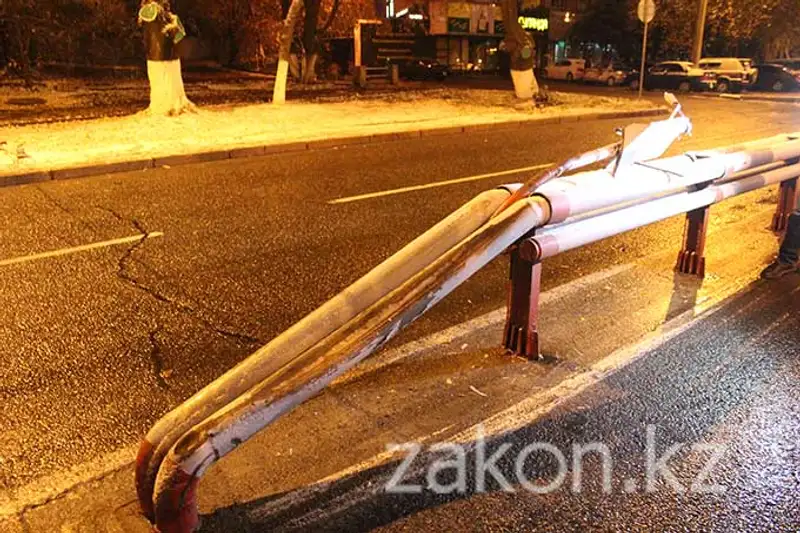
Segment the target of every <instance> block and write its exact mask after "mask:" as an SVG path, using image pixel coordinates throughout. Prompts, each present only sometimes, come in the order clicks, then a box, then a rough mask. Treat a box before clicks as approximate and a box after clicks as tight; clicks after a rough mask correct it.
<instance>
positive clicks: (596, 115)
mask: <svg viewBox="0 0 800 533" xmlns="http://www.w3.org/2000/svg"><path fill="white" fill-rule="evenodd" d="M666 112H667V110H666V108H658V109H645V110H641V111H616V112H615V111H610V112H604V111H601V112H593V113H586V114H583V115H571V116H566V117H548V118H540V119H523V120H513V121H507V122H494V123H488V124H475V125H467V126H446V127H442V128H432V129H424V130H412V131H400V132H389V133H377V134H373V135H358V136H353V137H338V138H335V139H321V140H315V141H308V142H303V141H301V142H291V143H286V144H268V145H256V146H245V147H241V148H232V149H229V150H211V151H204V152H197V153H194V154H175V155H168V156H163V157H156V158H152V159H142V158H136V159H132V160H129V161H119V162H114V163H99V164H97V163H95V164H91V165H85V166H73V167H66V168H53V169H50V170H39V171H30V172H24V173H21V174H7V175H0V187H8V186H13V185H25V184H31V183H40V182H44V181H49V180H62V179H72V178H82V177H88V176H97V175H102V174H113V173H118V172H131V171H136V170H144V169H149V168H157V167H163V166H177V165H186V164H192V163H203V162H209V161H220V160H224V159H240V158H245V157H259V156H263V155H270V154H280V153H288V152H299V151H306V150H317V149H329V148H338V147H343V146H348V145H359V144H370V143H379V142H391V141H397V140H403V139H416V138H419V137H428V136H435V135H452V134H457V133H469V132H478V131H482V132H485V131H489V130H492V129H509V128H523V127H528V126H547V125H551V124H564V123H572V122H583V121H588V120H603V119H614V118H634V117H653V116H658V115H663V114H665V113H666Z"/></svg>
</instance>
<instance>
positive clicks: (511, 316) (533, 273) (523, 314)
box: [503, 241, 542, 359]
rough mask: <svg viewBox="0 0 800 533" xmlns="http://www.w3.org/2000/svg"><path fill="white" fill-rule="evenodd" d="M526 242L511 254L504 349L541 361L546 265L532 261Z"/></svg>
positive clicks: (515, 248)
mask: <svg viewBox="0 0 800 533" xmlns="http://www.w3.org/2000/svg"><path fill="white" fill-rule="evenodd" d="M530 244H531V243H529V242H526V241H522V244H521V245H520V246H515V247H514V248H513V249H512V250H511V253H510V258H511V260H510V263H511V269H510V270H511V271H510V275H509V283H508V303H507V308H506V309H507V310H506V327H505V332H504V334H503V346H504V347H505V348H506V349H507V350H509V351H511V352H513V353H515V354H517V355H521V356H522V357H525V358H527V359H541V355H540V352H539V327H538V323H539V294H540V288H541V279H542V263H541V262H539V261H531V260H529V259H528V257H529V256H530V254H526V253H525V248H524V247H525V246H526V245H530Z"/></svg>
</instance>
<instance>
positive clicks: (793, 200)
mask: <svg viewBox="0 0 800 533" xmlns="http://www.w3.org/2000/svg"><path fill="white" fill-rule="evenodd" d="M797 192H798V191H797V178H793V179H790V180H786V181H782V182H781V187H780V190H779V192H778V207H777V209H776V210H775V215H774V216H773V217H772V225H771V227H770V229H772V231H786V226H787V224H788V222H789V215H791V214H792V211H794V210H795V206H796V205H797Z"/></svg>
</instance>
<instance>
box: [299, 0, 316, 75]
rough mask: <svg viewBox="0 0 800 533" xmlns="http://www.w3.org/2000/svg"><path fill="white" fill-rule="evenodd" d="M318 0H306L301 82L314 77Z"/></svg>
mask: <svg viewBox="0 0 800 533" xmlns="http://www.w3.org/2000/svg"><path fill="white" fill-rule="evenodd" d="M320 3H321V2H320V0H306V2H305V6H306V17H305V20H304V21H303V50H304V52H305V53H304V60H303V71H302V77H301V82H302V83H311V82H312V81H314V79H315V77H316V76H315V75H316V71H315V70H314V69H315V67H316V64H317V55H318V54H319V43H318V42H317V21H318V19H319V10H320Z"/></svg>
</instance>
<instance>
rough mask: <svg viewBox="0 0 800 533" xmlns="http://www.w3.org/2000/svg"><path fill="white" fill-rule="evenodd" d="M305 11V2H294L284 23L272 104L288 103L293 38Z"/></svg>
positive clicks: (295, 0) (298, 0) (300, 0)
mask: <svg viewBox="0 0 800 533" xmlns="http://www.w3.org/2000/svg"><path fill="white" fill-rule="evenodd" d="M302 9H303V0H292V4H291V5H290V6H289V12H288V13H287V14H286V19H284V21H283V27H282V28H281V33H280V41H279V48H278V72H277V74H276V75H275V87H274V88H273V90H272V103H273V104H283V103H284V102H286V78H287V75H288V73H289V55H290V54H291V51H292V37H294V27H295V25H296V24H297V18H298V17H299V16H300V11H302Z"/></svg>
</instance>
